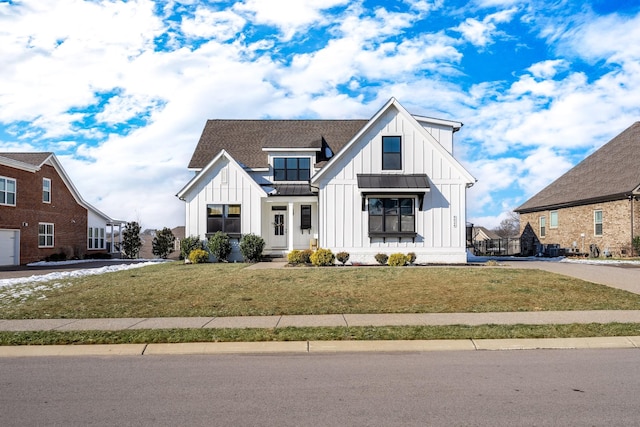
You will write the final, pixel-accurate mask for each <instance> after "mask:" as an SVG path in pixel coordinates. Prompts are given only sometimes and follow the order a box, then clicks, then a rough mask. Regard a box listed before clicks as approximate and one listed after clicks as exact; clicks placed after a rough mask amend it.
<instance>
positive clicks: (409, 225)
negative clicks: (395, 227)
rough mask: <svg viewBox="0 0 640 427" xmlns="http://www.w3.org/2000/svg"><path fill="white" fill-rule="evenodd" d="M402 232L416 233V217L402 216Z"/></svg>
mask: <svg viewBox="0 0 640 427" xmlns="http://www.w3.org/2000/svg"><path fill="white" fill-rule="evenodd" d="M400 226H401V227H402V228H401V231H415V217H414V216H413V215H402V219H401V224H400Z"/></svg>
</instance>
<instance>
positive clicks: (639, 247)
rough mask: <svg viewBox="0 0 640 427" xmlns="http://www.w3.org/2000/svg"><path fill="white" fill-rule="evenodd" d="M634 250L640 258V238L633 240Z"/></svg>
mask: <svg viewBox="0 0 640 427" xmlns="http://www.w3.org/2000/svg"><path fill="white" fill-rule="evenodd" d="M632 245H633V250H634V251H635V252H636V256H640V236H635V237H634V238H633V243H632Z"/></svg>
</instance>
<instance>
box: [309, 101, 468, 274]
mask: <svg viewBox="0 0 640 427" xmlns="http://www.w3.org/2000/svg"><path fill="white" fill-rule="evenodd" d="M418 126H419V125H416V123H415V121H413V120H411V119H408V118H407V117H406V116H405V115H402V114H398V110H397V109H396V108H395V107H393V108H389V109H388V110H387V111H386V112H385V113H384V114H383V115H382V116H381V117H380V119H379V120H378V121H377V123H374V124H373V126H372V127H371V128H369V129H368V131H367V132H365V134H363V135H362V136H361V138H360V139H359V140H358V141H356V142H355V143H354V144H353V145H352V146H351V147H349V149H350V152H349V153H347V155H344V156H342V157H341V158H340V159H335V160H337V162H336V163H334V164H333V165H332V166H331V169H330V170H329V171H327V172H328V173H326V174H325V175H324V176H322V177H321V178H320V180H319V182H318V184H319V187H320V192H319V209H320V212H319V219H320V225H319V228H320V230H319V243H320V246H321V247H324V248H328V249H331V250H332V251H334V253H335V252H338V251H346V252H349V253H350V255H351V258H350V259H351V260H352V261H356V262H363V263H375V259H374V258H373V257H374V256H375V254H376V253H379V252H382V253H386V254H387V255H389V254H391V253H394V252H402V253H407V252H415V253H416V254H417V256H418V259H417V262H431V263H433V262H466V248H465V246H466V241H465V210H466V205H465V198H466V186H467V184H468V177H466V176H464V175H463V174H462V173H461V171H460V169H459V167H458V165H457V164H456V163H455V162H453V161H452V158H451V157H450V156H449V153H447V152H445V151H444V150H442V148H445V150H446V149H447V147H438V143H437V142H435V141H433V140H432V139H430V138H428V137H427V136H425V135H424V133H423V131H421V130H420V128H419V127H418ZM436 133H438V134H439V137H441V138H442V137H445V139H446V137H447V135H446V132H443V131H442V130H439V131H438V132H436ZM450 133H452V132H451V131H450ZM385 135H394V136H396V135H400V136H401V137H402V157H403V159H402V165H403V169H402V170H400V171H383V170H382V136H385ZM451 140H452V139H451ZM447 151H448V150H447ZM360 173H364V174H376V173H391V174H400V173H401V174H427V176H428V178H429V180H430V183H431V191H430V192H428V193H427V194H426V195H425V198H424V204H423V208H422V209H421V210H420V209H418V201H417V198H416V203H415V205H416V232H417V234H418V236H417V237H416V239H415V242H413V241H412V240H411V239H407V238H403V239H401V240H400V241H399V239H398V238H387V239H386V241H383V239H382V238H373V239H372V238H369V236H368V223H369V218H368V212H367V211H366V210H364V211H363V210H362V196H361V194H360V190H359V189H358V185H357V174H360Z"/></svg>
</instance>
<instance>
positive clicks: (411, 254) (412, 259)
mask: <svg viewBox="0 0 640 427" xmlns="http://www.w3.org/2000/svg"><path fill="white" fill-rule="evenodd" d="M407 262H408V263H409V264H413V263H414V262H416V253H415V252H409V253H408V254H407Z"/></svg>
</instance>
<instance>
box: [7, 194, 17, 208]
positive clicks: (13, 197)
mask: <svg viewBox="0 0 640 427" xmlns="http://www.w3.org/2000/svg"><path fill="white" fill-rule="evenodd" d="M7 204H8V205H15V204H16V195H15V194H14V193H8V194H7Z"/></svg>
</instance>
